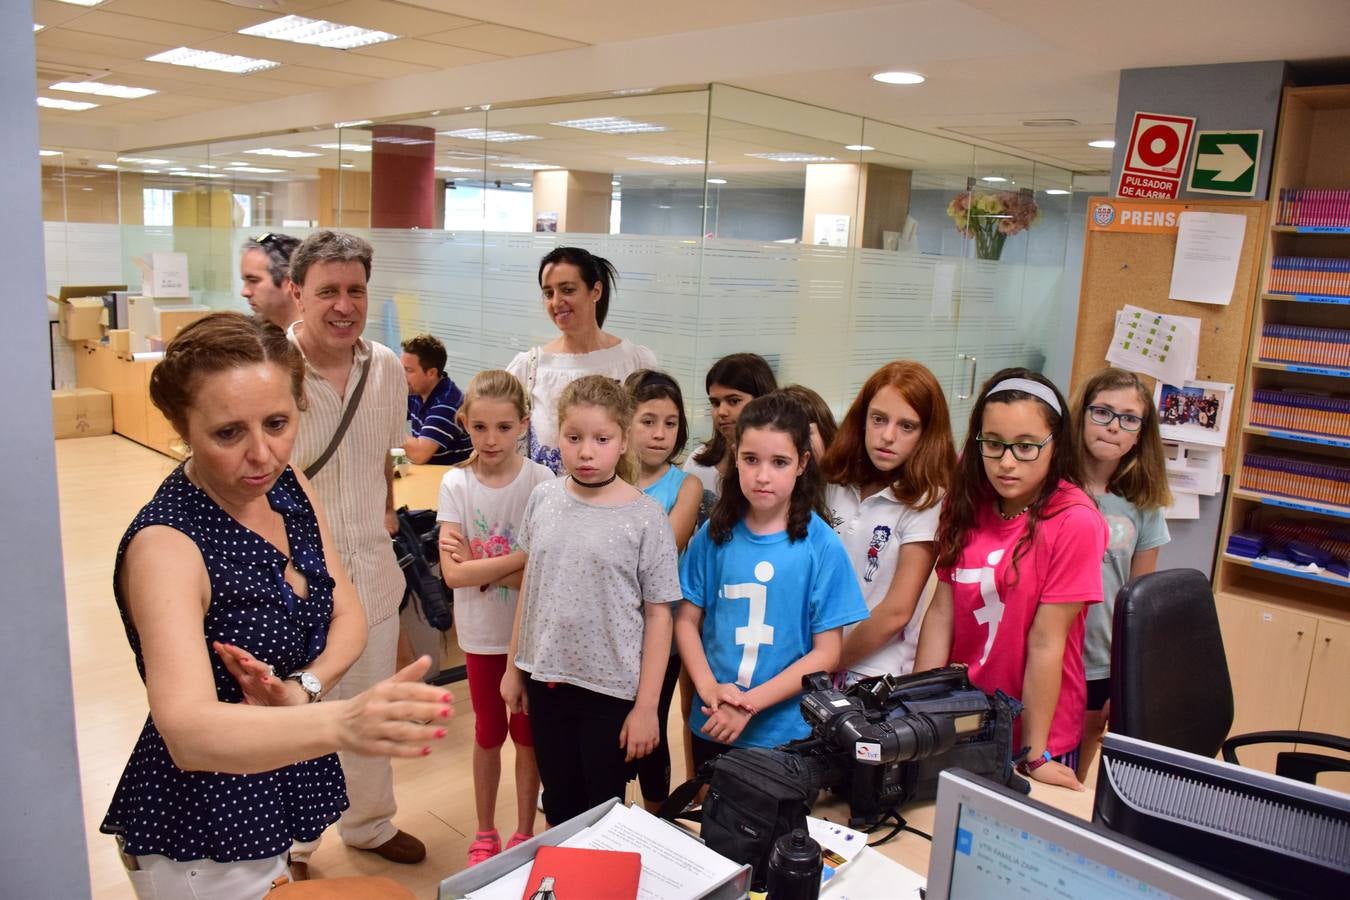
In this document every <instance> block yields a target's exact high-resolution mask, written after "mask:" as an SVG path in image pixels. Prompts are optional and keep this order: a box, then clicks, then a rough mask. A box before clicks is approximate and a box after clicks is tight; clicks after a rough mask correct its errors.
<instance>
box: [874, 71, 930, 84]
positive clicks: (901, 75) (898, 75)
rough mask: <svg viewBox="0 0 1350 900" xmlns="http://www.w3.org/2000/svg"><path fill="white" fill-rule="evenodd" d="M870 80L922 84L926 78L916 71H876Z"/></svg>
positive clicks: (886, 82) (884, 82)
mask: <svg viewBox="0 0 1350 900" xmlns="http://www.w3.org/2000/svg"><path fill="white" fill-rule="evenodd" d="M872 80H873V81H880V82H881V83H882V84H923V83H924V82H925V81H927V80H928V79H926V78H924V77H923V76H922V75H920V74H919V73H918V72H877V73H876V74H875V75H873V76H872Z"/></svg>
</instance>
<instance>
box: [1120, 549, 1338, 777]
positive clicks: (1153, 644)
mask: <svg viewBox="0 0 1350 900" xmlns="http://www.w3.org/2000/svg"><path fill="white" fill-rule="evenodd" d="M1232 726H1233V685H1232V682H1231V681H1230V680H1229V678H1228V661H1227V658H1226V657H1225V655H1224V651H1223V635H1222V633H1221V632H1220V630H1219V617H1218V613H1217V612H1216V611H1215V608H1214V594H1213V592H1212V591H1211V590H1210V586H1209V579H1208V578H1206V577H1205V576H1204V575H1203V574H1201V573H1200V572H1198V571H1196V570H1195V569H1168V570H1165V571H1161V572H1151V573H1149V574H1148V575H1141V576H1139V577H1138V578H1135V579H1133V580H1131V581H1130V582H1128V583H1127V584H1126V585H1125V586H1124V587H1122V588H1121V589H1120V593H1118V594H1117V595H1116V609H1115V614H1114V616H1113V617H1112V639H1111V725H1110V729H1111V731H1113V732H1115V733H1116V734H1123V735H1127V736H1129V737H1134V738H1139V739H1141V740H1145V741H1151V742H1153V743H1155V744H1162V745H1164V746H1166V747H1173V748H1176V749H1178V750H1187V751H1189V752H1191V753H1197V754H1199V755H1201V756H1215V755H1217V754H1218V753H1219V752H1220V751H1221V750H1222V752H1223V758H1224V761H1225V762H1230V763H1234V764H1238V765H1240V763H1239V762H1238V757H1237V752H1236V751H1237V748H1239V747H1245V746H1249V745H1252V744H1271V743H1278V744H1300V745H1304V746H1308V745H1311V746H1318V747H1326V748H1329V749H1333V750H1341V751H1344V752H1347V753H1350V740H1347V739H1346V738H1343V737H1338V736H1336V735H1331V734H1320V733H1318V732H1311V731H1258V732H1252V733H1251V734H1242V735H1234V736H1233V737H1228V731H1229V729H1230V728H1232ZM1322 772H1350V760H1346V759H1343V758H1340V757H1335V756H1328V755H1325V754H1321V753H1309V752H1305V751H1303V750H1287V751H1283V752H1281V753H1279V754H1277V756H1276V764H1275V774H1276V775H1281V776H1283V777H1285V778H1293V779H1296V780H1298V781H1303V782H1306V783H1308V784H1313V783H1315V782H1316V780H1317V776H1318V775H1319V774H1320V773H1322Z"/></svg>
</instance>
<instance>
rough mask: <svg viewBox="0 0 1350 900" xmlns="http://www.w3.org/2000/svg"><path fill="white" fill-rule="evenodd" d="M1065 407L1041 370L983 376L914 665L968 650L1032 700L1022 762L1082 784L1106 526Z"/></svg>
mask: <svg viewBox="0 0 1350 900" xmlns="http://www.w3.org/2000/svg"><path fill="white" fill-rule="evenodd" d="M1067 413H1068V404H1067V403H1066V402H1065V400H1064V397H1063V396H1062V395H1061V394H1060V392H1059V390H1058V389H1057V388H1056V387H1055V386H1054V384H1052V383H1051V382H1050V381H1049V379H1047V378H1046V377H1045V376H1043V375H1041V374H1039V373H1036V372H1032V371H1030V370H1028V369H1004V370H1002V371H1001V372H998V373H997V374H995V375H994V377H993V378H990V379H989V380H988V381H987V382H985V384H984V387H983V388H982V389H981V391H980V397H979V400H978V401H977V402H976V404H975V408H974V409H973V410H972V411H971V416H970V427H969V429H968V430H967V433H966V441H965V446H964V448H963V450H962V453H961V460H960V463H959V464H958V468H957V474H956V479H955V483H954V484H953V486H952V488H951V491H950V492H949V493H948V494H947V499H946V501H945V503H944V505H943V509H942V518H941V521H940V522H939V525H938V534H937V539H936V541H935V543H936V544H937V547H938V558H937V575H938V586H937V590H936V592H935V593H934V595H933V600H932V603H931V605H930V607H929V610H928V615H927V616H926V617H925V618H924V622H923V628H922V630H921V632H920V634H919V649H918V656H917V659H916V661H915V664H914V670H915V671H916V672H920V671H924V670H926V669H931V668H936V667H938V666H942V665H946V664H947V663H949V662H953V663H963V664H965V665H966V666H968V667H969V669H970V678H971V681H973V682H974V683H975V684H976V685H978V686H979V687H980V688H981V689H983V690H985V691H989V692H993V691H994V690H996V689H1001V690H1003V691H1004V692H1005V693H1007V694H1009V695H1010V696H1013V697H1016V698H1017V699H1018V700H1021V701H1022V704H1023V711H1022V717H1021V720H1020V721H1019V723H1018V728H1017V729H1015V730H1014V735H1013V752H1014V754H1016V753H1017V752H1018V750H1019V749H1020V748H1021V747H1029V748H1030V749H1029V751H1028V752H1027V755H1026V760H1025V762H1023V763H1022V764H1020V765H1019V769H1020V771H1021V772H1022V773H1023V774H1024V775H1027V776H1028V777H1031V778H1034V779H1036V780H1037V781H1044V782H1046V783H1049V784H1059V785H1063V786H1066V787H1072V788H1074V789H1076V790H1083V786H1082V784H1081V783H1079V781H1078V778H1077V777H1076V776H1075V775H1074V768H1075V766H1076V765H1077V759H1076V757H1077V755H1078V744H1079V741H1080V739H1081V737H1082V732H1083V710H1084V703H1085V700H1086V690H1087V688H1086V683H1085V681H1084V678H1083V622H1084V618H1085V616H1086V612H1087V606H1088V604H1091V603H1100V602H1101V600H1102V578H1101V560H1102V554H1103V553H1104V552H1105V550H1106V543H1107V531H1106V523H1105V521H1103V519H1102V516H1101V513H1099V512H1098V511H1097V507H1096V504H1094V503H1093V502H1092V499H1091V498H1090V497H1088V496H1087V494H1085V493H1084V492H1083V490H1082V489H1081V487H1080V485H1081V484H1082V478H1081V476H1080V474H1079V466H1080V461H1079V460H1080V457H1079V454H1078V451H1077V436H1076V435H1075V433H1074V431H1073V427H1072V422H1071V420H1070V417H1069V416H1068V415H1067Z"/></svg>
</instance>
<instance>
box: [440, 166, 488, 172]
mask: <svg viewBox="0 0 1350 900" xmlns="http://www.w3.org/2000/svg"><path fill="white" fill-rule="evenodd" d="M436 171H437V172H480V171H482V170H481V169H466V168H464V167H463V166H437V167H436Z"/></svg>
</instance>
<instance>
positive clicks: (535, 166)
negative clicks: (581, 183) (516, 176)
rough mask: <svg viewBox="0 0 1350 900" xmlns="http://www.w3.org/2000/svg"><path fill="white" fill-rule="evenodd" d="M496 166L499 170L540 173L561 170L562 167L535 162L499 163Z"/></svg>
mask: <svg viewBox="0 0 1350 900" xmlns="http://www.w3.org/2000/svg"><path fill="white" fill-rule="evenodd" d="M498 165H500V166H501V168H503V169H523V170H525V171H526V172H541V171H543V170H545V169H561V168H562V166H555V165H552V164H550V163H537V162H514V163H499V164H498Z"/></svg>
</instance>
